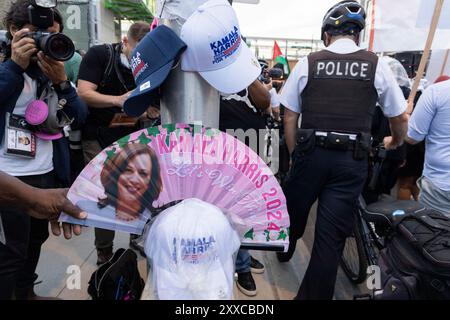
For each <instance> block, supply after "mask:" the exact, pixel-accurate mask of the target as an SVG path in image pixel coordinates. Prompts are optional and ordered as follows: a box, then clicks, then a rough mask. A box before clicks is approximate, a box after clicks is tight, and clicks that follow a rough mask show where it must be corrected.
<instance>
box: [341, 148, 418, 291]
mask: <svg viewBox="0 0 450 320" xmlns="http://www.w3.org/2000/svg"><path fill="white" fill-rule="evenodd" d="M385 159H386V150H385V149H384V147H382V146H378V147H377V148H375V149H374V151H373V156H372V161H373V163H372V167H373V170H372V176H371V178H370V182H369V184H368V188H369V189H374V188H375V186H376V184H377V182H378V179H379V176H380V173H381V169H382V165H383V162H384V160H385ZM399 210H400V211H403V212H404V213H406V214H409V213H415V212H419V211H422V210H425V207H424V206H422V205H421V204H419V203H418V202H416V201H413V200H397V199H395V198H393V197H391V196H388V195H383V196H381V197H380V198H379V199H378V201H376V202H374V203H371V204H369V205H367V204H366V202H365V200H364V198H363V196H362V195H360V196H359V201H358V205H357V207H356V210H355V224H354V227H353V232H352V235H351V236H350V237H348V238H347V240H346V243H345V247H344V251H343V253H342V256H341V261H340V265H341V268H342V270H343V271H344V273H345V274H346V276H347V277H348V279H349V280H350V281H351V282H352V283H354V284H360V283H362V282H364V281H365V280H366V279H367V277H368V276H369V275H370V274H368V267H369V266H376V265H377V260H378V253H379V251H381V250H382V249H383V248H384V247H385V241H386V237H387V236H388V235H389V234H390V232H391V231H392V224H393V216H394V214H395V212H396V211H399Z"/></svg>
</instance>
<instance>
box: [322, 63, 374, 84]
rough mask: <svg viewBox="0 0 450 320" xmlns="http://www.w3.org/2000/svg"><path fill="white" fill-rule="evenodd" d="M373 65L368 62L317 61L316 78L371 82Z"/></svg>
mask: <svg viewBox="0 0 450 320" xmlns="http://www.w3.org/2000/svg"><path fill="white" fill-rule="evenodd" d="M371 70H372V63H370V62H367V61H349V60H327V61H323V60H322V61H316V65H315V68H314V78H316V79H320V78H322V79H330V78H331V79H351V80H370V74H371V73H370V71H371Z"/></svg>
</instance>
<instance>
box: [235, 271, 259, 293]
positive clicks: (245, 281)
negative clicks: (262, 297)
mask: <svg viewBox="0 0 450 320" xmlns="http://www.w3.org/2000/svg"><path fill="white" fill-rule="evenodd" d="M236 285H237V287H238V289H239V290H240V291H241V292H242V293H243V294H245V295H246V296H249V297H254V296H256V294H257V291H256V283H255V280H254V279H253V276H252V273H251V272H244V273H238V279H237V281H236Z"/></svg>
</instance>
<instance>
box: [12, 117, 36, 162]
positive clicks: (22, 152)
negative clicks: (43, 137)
mask: <svg viewBox="0 0 450 320" xmlns="http://www.w3.org/2000/svg"><path fill="white" fill-rule="evenodd" d="M29 128H30V125H29V124H28V123H27V121H26V120H25V118H24V117H22V116H18V115H16V114H11V113H7V114H6V126H5V154H7V155H12V156H19V157H26V158H34V157H35V156H36V136H35V134H34V133H33V132H31V131H30V129H29Z"/></svg>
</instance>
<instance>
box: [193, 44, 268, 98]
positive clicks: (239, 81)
mask: <svg viewBox="0 0 450 320" xmlns="http://www.w3.org/2000/svg"><path fill="white" fill-rule="evenodd" d="M240 50H241V51H240V53H239V57H238V58H237V59H236V61H234V62H233V63H231V64H230V65H228V66H226V67H224V68H222V69H218V70H213V71H203V72H199V73H200V75H201V76H202V77H203V78H204V79H205V80H206V81H207V82H208V83H209V84H210V85H211V86H213V87H214V88H216V89H217V90H218V91H220V92H222V93H226V94H232V93H237V92H240V91H242V90H244V89H245V88H247V87H248V86H250V85H251V84H252V83H253V82H254V81H255V80H256V79H257V78H258V76H259V75H260V74H261V67H260V65H259V62H258V60H257V59H256V58H255V56H254V54H253V53H252V52H251V50H250V49H249V47H248V46H247V44H245V43H244V41H242V43H241V49H240Z"/></svg>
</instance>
